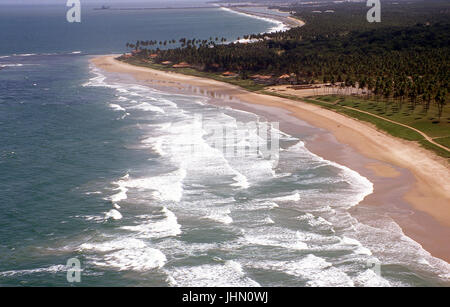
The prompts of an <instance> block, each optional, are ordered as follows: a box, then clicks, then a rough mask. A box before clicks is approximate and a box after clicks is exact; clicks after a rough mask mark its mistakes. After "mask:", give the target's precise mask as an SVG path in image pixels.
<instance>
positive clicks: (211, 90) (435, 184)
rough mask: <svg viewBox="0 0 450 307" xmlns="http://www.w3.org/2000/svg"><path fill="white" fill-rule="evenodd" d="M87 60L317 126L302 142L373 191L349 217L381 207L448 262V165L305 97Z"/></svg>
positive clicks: (107, 68)
mask: <svg viewBox="0 0 450 307" xmlns="http://www.w3.org/2000/svg"><path fill="white" fill-rule="evenodd" d="M91 62H92V63H93V64H94V65H95V66H96V67H98V68H100V69H103V70H105V71H107V72H112V73H126V74H130V75H132V76H133V77H134V78H135V79H136V80H138V81H141V82H143V83H144V84H146V85H150V86H153V87H155V86H156V87H167V88H172V89H175V90H178V91H188V92H190V93H193V92H195V93H196V94H202V95H206V96H208V97H211V98H218V99H220V101H222V102H221V103H222V104H223V102H225V104H226V105H231V106H232V107H235V108H240V109H243V110H251V111H252V112H253V113H256V114H260V113H261V112H262V113H264V112H265V113H267V115H269V116H271V114H270V112H269V111H267V110H270V108H277V109H280V110H282V111H283V112H284V113H285V115H284V116H285V117H286V116H290V117H292V118H294V119H297V120H300V121H303V122H305V123H307V124H309V125H311V126H312V127H313V128H314V127H316V129H320V131H321V132H320V133H319V134H317V135H315V136H314V138H312V139H308V140H306V141H305V144H306V147H307V148H308V149H309V150H310V151H311V152H313V153H315V154H318V155H319V156H321V157H323V158H325V159H327V160H330V161H334V162H337V163H339V164H341V165H345V166H347V167H349V168H350V169H353V170H355V171H357V172H358V173H360V174H361V175H362V176H365V177H367V178H368V179H369V180H370V181H371V182H372V183H373V184H374V193H373V194H371V195H369V196H368V197H366V199H365V200H364V201H362V202H361V203H360V204H359V205H358V206H356V207H354V208H353V209H352V210H350V212H351V213H352V215H353V214H356V215H358V214H357V213H358V210H366V209H367V208H369V210H370V208H378V209H379V210H385V211H386V212H388V213H389V216H390V217H391V218H392V219H393V220H394V221H395V222H396V223H397V224H398V225H400V227H401V228H402V231H403V232H404V233H405V235H407V236H408V237H410V238H412V239H413V240H414V241H416V242H418V243H419V244H421V245H422V247H423V248H424V249H425V250H426V251H428V252H430V253H431V254H432V255H433V256H435V257H437V258H440V259H443V260H445V261H447V262H449V263H450V246H448V242H446V238H448V237H450V206H449V205H448V204H449V203H450V195H448V192H446V191H450V184H449V183H447V182H446V180H445V178H449V173H450V171H449V166H448V162H447V161H445V160H444V159H441V158H439V157H438V156H436V155H434V154H433V153H432V152H429V151H427V150H425V149H423V148H421V147H420V146H419V145H417V144H416V143H413V142H408V141H404V140H401V139H397V138H395V137H392V136H389V135H387V134H385V133H383V132H380V131H378V130H376V129H375V128H373V127H372V126H370V125H369V124H367V123H363V122H360V121H358V120H356V119H352V118H350V117H346V116H344V115H341V114H338V113H335V112H333V111H330V110H326V109H324V108H321V107H319V106H316V105H313V104H308V103H305V102H299V101H292V100H289V99H286V98H281V97H274V96H268V95H263V94H258V93H253V92H249V91H246V90H244V89H242V88H240V87H238V86H234V85H231V84H228V83H222V82H219V81H215V80H212V79H206V78H200V77H193V76H187V75H183V74H179V73H172V72H163V71H159V70H153V69H150V68H145V67H139V66H133V65H130V64H126V63H123V62H120V61H117V60H115V58H114V56H111V55H110V56H100V57H96V58H94V59H92V60H91ZM227 98H228V99H227ZM227 101H230V102H227ZM231 101H239V102H238V103H234V102H231ZM278 119H279V120H281V123H280V125H281V126H283V125H284V126H286V127H285V128H286V129H289V127H288V126H289V121H290V120H286V118H284V119H283V118H278ZM281 129H282V130H283V127H281ZM283 131H284V130H283ZM286 132H288V131H286ZM288 133H289V132H288ZM410 157H414V160H413V161H411V158H410ZM383 212H384V211H383Z"/></svg>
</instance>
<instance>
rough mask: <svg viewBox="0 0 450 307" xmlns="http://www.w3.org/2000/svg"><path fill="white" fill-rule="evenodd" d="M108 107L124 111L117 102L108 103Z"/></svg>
mask: <svg viewBox="0 0 450 307" xmlns="http://www.w3.org/2000/svg"><path fill="white" fill-rule="evenodd" d="M109 107H110V108H111V109H113V110H114V111H126V110H125V109H124V108H122V107H121V106H119V105H118V104H114V103H110V104H109Z"/></svg>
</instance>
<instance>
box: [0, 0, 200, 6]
mask: <svg viewBox="0 0 450 307" xmlns="http://www.w3.org/2000/svg"><path fill="white" fill-rule="evenodd" d="M66 2H67V0H0V4H61V3H63V4H65V3H66ZM80 2H81V5H83V4H90V3H95V4H105V5H112V4H114V3H121V4H126V3H142V4H149V5H155V4H158V5H161V6H162V5H163V4H164V3H167V5H169V4H170V5H173V4H183V3H192V2H194V3H200V2H206V0H204V1H203V0H166V1H164V0H130V1H126V0H80Z"/></svg>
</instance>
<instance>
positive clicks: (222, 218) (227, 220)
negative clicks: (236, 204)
mask: <svg viewBox="0 0 450 307" xmlns="http://www.w3.org/2000/svg"><path fill="white" fill-rule="evenodd" d="M230 213H231V211H230V209H220V208H215V209H213V211H212V212H211V213H210V214H208V215H207V216H206V218H207V219H210V220H213V221H216V222H219V223H222V224H231V223H233V219H232V218H231V216H230V215H229V214H230Z"/></svg>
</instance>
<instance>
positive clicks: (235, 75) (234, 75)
mask: <svg viewBox="0 0 450 307" xmlns="http://www.w3.org/2000/svg"><path fill="white" fill-rule="evenodd" d="M222 76H224V77H229V78H233V77H237V76H238V74H237V73H234V72H231V71H226V72H224V73H223V74H222Z"/></svg>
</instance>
